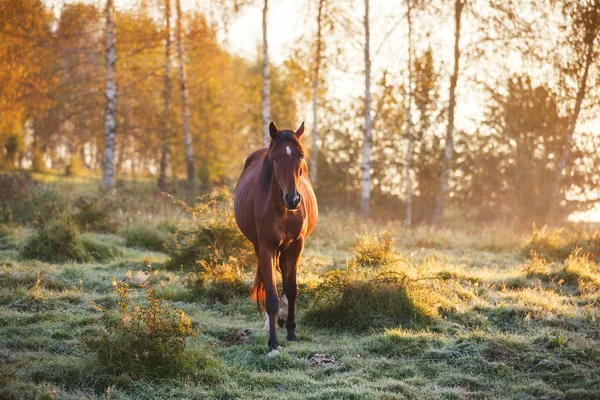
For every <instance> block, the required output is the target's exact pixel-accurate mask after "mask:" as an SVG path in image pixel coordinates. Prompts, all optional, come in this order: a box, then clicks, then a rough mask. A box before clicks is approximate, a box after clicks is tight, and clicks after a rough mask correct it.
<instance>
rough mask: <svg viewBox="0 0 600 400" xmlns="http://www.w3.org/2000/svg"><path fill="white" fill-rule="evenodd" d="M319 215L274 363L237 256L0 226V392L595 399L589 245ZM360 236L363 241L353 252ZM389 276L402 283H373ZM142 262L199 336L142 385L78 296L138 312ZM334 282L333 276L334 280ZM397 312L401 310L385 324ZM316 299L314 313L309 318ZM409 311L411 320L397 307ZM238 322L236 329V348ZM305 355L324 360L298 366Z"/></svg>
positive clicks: (598, 368)
mask: <svg viewBox="0 0 600 400" xmlns="http://www.w3.org/2000/svg"><path fill="white" fill-rule="evenodd" d="M78 190H79V189H78ZM78 194H82V195H83V194H85V193H78ZM159 201H160V200H159ZM161 218H162V217H161ZM320 218H321V219H320V221H319V225H318V226H317V229H316V230H315V232H314V236H311V237H310V238H309V239H308V240H307V247H306V249H305V252H304V257H303V260H302V262H301V263H300V266H299V276H298V280H299V282H298V283H299V287H300V297H299V298H298V314H299V315H298V316H297V323H298V327H297V331H296V333H297V335H298V339H299V340H298V342H293V343H292V342H287V341H286V340H285V330H280V331H279V338H280V344H281V349H280V353H279V355H277V356H275V357H267V356H266V352H267V351H266V349H267V335H266V333H265V332H264V331H262V326H263V323H264V321H263V320H262V318H261V317H260V316H259V315H258V313H257V311H256V306H255V305H254V304H253V303H252V302H251V301H250V299H249V298H248V296H247V295H246V293H245V292H247V291H248V285H249V284H250V283H251V282H252V277H253V270H252V269H250V270H248V269H245V268H241V266H242V265H241V264H243V262H242V261H241V260H238V261H236V260H235V259H231V258H230V259H228V260H226V261H223V260H218V262H215V263H213V264H211V265H210V267H211V268H210V269H209V268H206V267H202V266H200V267H201V268H199V269H198V271H197V272H194V273H189V272H187V271H182V270H174V271H168V270H166V268H165V265H166V263H167V261H168V255H166V254H165V253H163V252H160V251H152V250H148V249H145V248H144V247H145V246H142V245H134V244H132V243H131V242H128V241H127V240H126V239H125V238H124V237H123V236H120V235H116V234H97V233H94V234H85V235H82V237H84V238H90V239H91V240H92V241H94V242H97V243H105V244H108V245H109V246H113V247H115V248H116V249H117V254H116V255H115V256H114V257H113V258H110V259H104V260H94V261H90V260H89V259H88V260H84V261H83V262H80V263H75V262H73V261H40V260H26V259H23V258H21V257H20V256H19V251H18V249H20V248H22V246H23V245H24V243H26V242H27V240H28V238H29V237H31V236H32V235H34V234H35V232H34V231H33V230H32V229H30V228H23V227H20V226H9V227H6V228H3V230H2V232H1V234H2V235H3V236H2V237H3V238H5V239H3V240H5V242H4V243H7V244H6V245H3V246H0V398H2V399H107V398H111V399H113V398H114V399H179V398H222V399H234V398H274V397H285V398H290V399H306V398H308V399H420V398H423V399H434V398H435V399H438V398H442V399H446V398H448V399H474V398H475V399H477V398H493V399H523V398H531V399H533V398H545V399H554V398H566V399H586V398H588V399H592V398H599V397H600V381H599V379H598V376H600V363H599V362H598V360H599V359H600V350H599V349H600V331H599V329H598V319H599V318H600V308H599V307H598V305H599V304H600V295H599V294H598V286H597V285H598V282H600V270H599V268H598V264H597V263H596V261H595V260H594V259H593V257H591V256H590V255H589V253H586V252H585V251H583V252H571V253H570V254H567V256H566V257H565V258H564V259H563V258H560V259H556V260H551V259H549V258H546V257H544V255H541V254H540V255H539V256H534V257H531V255H530V253H528V254H527V256H526V257H524V255H523V246H524V245H523V243H524V242H525V241H526V240H527V239H526V238H527V237H529V235H517V234H512V235H511V234H510V232H509V231H508V230H501V229H499V228H498V229H495V230H494V229H493V228H490V229H488V230H486V229H483V230H481V231H479V232H477V231H475V230H472V231H470V230H469V229H465V230H456V231H454V230H441V231H433V230H431V229H430V228H416V229H415V230H412V231H410V230H406V229H404V228H403V227H402V226H401V224H395V223H389V224H378V225H375V224H373V225H369V226H367V225H364V224H362V223H360V222H359V221H358V219H356V218H354V217H353V216H349V217H347V218H345V219H340V216H339V215H335V214H331V215H322V216H321V217H320ZM159 222H162V220H161V219H159V220H157V221H148V220H144V221H141V223H144V224H147V226H157V224H158V223H159ZM171 222H175V220H174V219H172V220H171ZM383 231H390V232H391V231H394V232H395V235H394V239H393V240H392V241H391V243H390V247H389V249H388V250H389V251H388V252H385V257H383V258H381V259H380V260H381V262H378V263H369V262H366V263H364V264H359V263H357V262H356V260H357V258H356V255H357V252H361V254H363V255H365V254H366V255H367V256H368V257H367V258H366V259H367V260H373V259H374V255H380V254H383V253H381V252H380V251H379V250H380V249H379V247H378V246H379V244H381V243H380V242H382V241H383V244H384V250H385V249H387V247H386V246H387V244H386V243H387V242H386V241H387V239H386V238H385V237H384V238H380V236H379V233H380V232H383ZM363 235H370V236H369V237H370V239H369V242H368V243H369V245H368V246H362V247H360V248H358V249H357V248H355V244H357V243H364V241H362V242H361V239H360V238H361V237H364V236H363ZM381 239H383V240H381ZM365 249H367V250H368V251H365ZM399 260H400V261H399ZM238 264H239V265H238ZM390 270H391V271H394V272H395V273H396V274H397V275H396V276H399V277H400V278H399V279H388V280H385V279H383V277H384V276H385V273H386V272H389V271H390ZM332 271H333V272H332ZM151 274H153V275H152V276H156V277H157V278H160V279H159V281H160V283H159V284H158V286H157V287H156V295H157V296H159V297H163V298H164V299H165V300H163V301H161V302H160V305H161V307H162V306H168V308H169V309H170V310H174V311H175V310H178V309H181V310H182V311H183V312H184V313H185V314H186V315H187V316H189V317H190V321H191V326H192V328H193V329H194V332H196V337H195V338H193V337H188V338H187V339H186V343H185V349H184V350H183V351H182V353H181V355H180V356H178V357H176V358H175V360H176V363H177V365H173V371H174V373H173V374H149V375H146V376H145V377H144V379H138V378H139V376H137V373H136V374H131V373H128V372H127V370H126V369H125V370H124V369H119V368H116V369H115V368H112V369H111V368H107V367H106V363H104V362H103V361H102V360H100V359H99V358H98V357H97V353H96V350H95V348H94V347H93V346H91V347H90V346H89V342H88V341H89V338H101V337H102V334H103V332H105V331H106V329H107V327H106V325H105V324H104V322H103V321H102V318H103V313H102V312H101V311H98V309H97V308H95V307H94V306H93V305H92V302H94V303H95V304H97V305H99V306H101V307H104V308H105V309H106V310H107V312H109V313H113V312H117V310H118V302H119V296H118V295H117V293H115V292H114V291H113V286H112V283H111V278H114V279H116V280H117V281H122V282H125V283H127V284H128V285H129V286H130V289H129V295H130V298H131V301H132V302H133V303H132V304H134V303H135V304H137V305H139V306H140V307H142V308H143V307H145V306H146V305H147V304H148V299H147V292H146V290H145V288H144V287H143V285H141V284H140V282H141V281H144V279H146V277H148V276H150V275H151ZM402 274H404V275H402ZM334 276H338V277H341V278H343V279H341V278H340V280H341V282H342V283H343V284H341V285H339V286H336V285H333V283H335V282H337V281H335V279H333V278H332V277H334ZM404 276H406V278H404ZM219 285H221V286H219ZM223 293H225V294H226V295H224V296H220V294H223ZM327 296H329V297H327ZM344 296H346V297H344ZM342 298H344V300H343V301H341V302H340V301H339V299H342ZM324 299H325V302H324ZM327 299H329V300H328V301H327ZM398 299H401V300H402V301H399V300H398ZM404 300H407V301H408V302H403V301H404ZM344 305H345V307H344ZM378 306H379V307H378ZM404 306H407V307H408V308H402V307H404ZM370 307H373V308H370ZM394 307H400V309H401V313H400V314H398V315H400V316H401V318H397V319H396V318H389V315H390V314H389V312H390V311H391V310H394V309H395V308H394ZM315 308H316V309H319V312H320V313H321V314H320V315H321V317H322V318H326V319H327V322H328V323H315V322H314V320H311V315H310V314H311V312H314V310H315ZM311 310H312V311H311ZM357 310H358V311H360V312H359V313H357V314H352V312H354V311H357ZM417 310H418V311H419V312H422V317H421V318H418V320H417V321H413V320H411V319H410V318H408V319H406V317H407V316H408V315H410V314H412V315H414V312H415V311H417ZM392 315H393V314H392ZM348 318H350V319H348ZM340 321H341V322H345V324H344V323H340ZM329 322H333V323H329ZM348 322H350V323H348ZM415 322H416V323H415ZM355 324H356V325H358V329H357V328H356V326H354V325H355ZM243 329H249V330H250V333H249V334H248V340H247V341H242V342H239V343H235V342H232V341H231V338H232V337H235V336H236V333H238V332H240V331H241V330H243ZM316 354H320V355H326V356H327V357H328V358H329V359H331V360H333V361H332V362H330V363H327V364H323V365H321V366H310V364H309V360H311V358H312V357H313V356H315V355H316Z"/></svg>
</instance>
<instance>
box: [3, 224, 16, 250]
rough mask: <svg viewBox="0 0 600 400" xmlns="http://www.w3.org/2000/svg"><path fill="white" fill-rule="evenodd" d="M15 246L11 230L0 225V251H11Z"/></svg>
mask: <svg viewBox="0 0 600 400" xmlns="http://www.w3.org/2000/svg"><path fill="white" fill-rule="evenodd" d="M14 246H15V243H14V239H13V236H12V231H11V229H10V228H9V227H8V226H6V225H4V224H0V250H6V249H11V248H13V247H14Z"/></svg>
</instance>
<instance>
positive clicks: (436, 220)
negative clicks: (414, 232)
mask: <svg viewBox="0 0 600 400" xmlns="http://www.w3.org/2000/svg"><path fill="white" fill-rule="evenodd" d="M464 6H465V3H464V0H456V1H455V3H454V25H455V26H454V70H453V71H452V76H451V77H450V93H449V104H448V129H447V131H446V145H445V147H444V160H443V163H442V173H441V176H440V191H439V193H438V197H437V201H436V206H435V209H434V211H433V220H432V222H433V224H434V225H438V226H439V225H442V223H443V220H444V211H445V210H446V203H447V202H448V192H449V187H450V185H449V179H450V170H451V168H452V152H453V147H452V146H453V145H452V141H453V135H454V112H455V109H456V83H457V81H458V72H459V61H460V22H461V16H462V10H463V7H464Z"/></svg>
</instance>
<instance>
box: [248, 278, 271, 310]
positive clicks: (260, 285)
mask: <svg viewBox="0 0 600 400" xmlns="http://www.w3.org/2000/svg"><path fill="white" fill-rule="evenodd" d="M250 298H251V299H252V301H254V302H255V303H256V306H257V307H258V312H259V313H260V312H261V310H260V305H261V304H265V303H266V301H267V292H266V290H265V283H264V282H263V280H262V276H260V271H256V277H255V278H254V285H252V291H251V292H250Z"/></svg>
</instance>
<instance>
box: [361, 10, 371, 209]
mask: <svg viewBox="0 0 600 400" xmlns="http://www.w3.org/2000/svg"><path fill="white" fill-rule="evenodd" d="M364 24H365V140H364V143H363V166H362V193H361V197H360V213H361V215H362V217H363V218H369V202H370V199H371V140H372V137H371V54H370V49H369V45H370V37H369V0H365V22H364Z"/></svg>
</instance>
